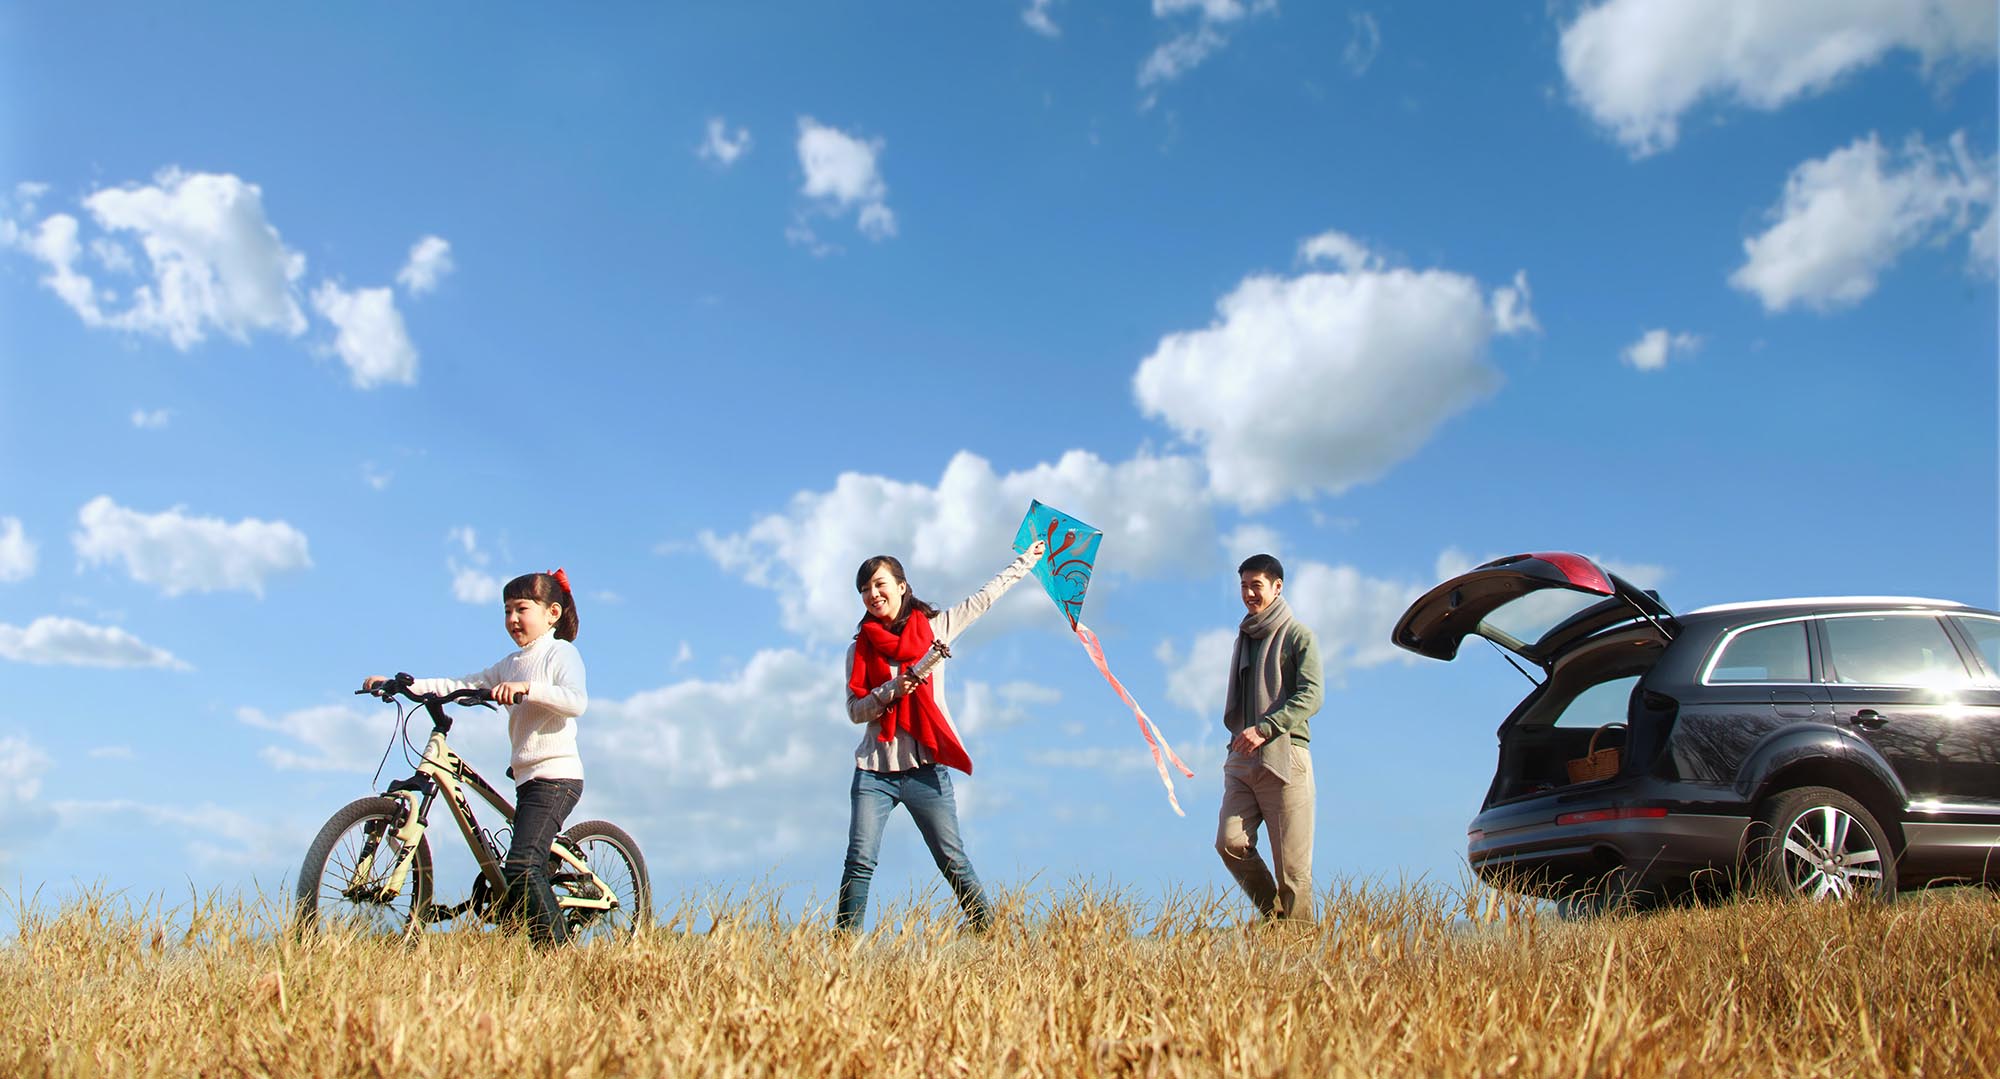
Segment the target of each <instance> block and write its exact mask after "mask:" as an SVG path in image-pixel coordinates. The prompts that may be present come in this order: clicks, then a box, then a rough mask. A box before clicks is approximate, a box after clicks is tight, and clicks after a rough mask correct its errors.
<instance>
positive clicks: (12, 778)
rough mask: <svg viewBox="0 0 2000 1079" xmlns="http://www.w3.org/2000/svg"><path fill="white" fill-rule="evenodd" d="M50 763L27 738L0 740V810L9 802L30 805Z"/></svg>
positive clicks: (38, 790)
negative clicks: (28, 803)
mask: <svg viewBox="0 0 2000 1079" xmlns="http://www.w3.org/2000/svg"><path fill="white" fill-rule="evenodd" d="M52 763H54V762H53V761H51V760H50V759H49V755H48V754H47V753H44V752H42V749H41V747H40V746H38V745H36V744H35V743H33V742H31V741H29V740H28V739H26V738H21V737H18V736H15V735H8V736H6V737H4V738H0V807H4V806H5V805H6V803H7V802H10V801H21V802H31V801H33V800H34V799H35V797H36V796H37V795H39V794H40V793H41V792H42V776H44V775H46V774H47V773H48V770H49V765H50V764H52Z"/></svg>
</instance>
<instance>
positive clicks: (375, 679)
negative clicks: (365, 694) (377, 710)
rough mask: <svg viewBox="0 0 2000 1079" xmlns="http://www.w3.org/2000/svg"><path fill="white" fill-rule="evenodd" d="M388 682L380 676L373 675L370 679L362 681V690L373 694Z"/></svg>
mask: <svg viewBox="0 0 2000 1079" xmlns="http://www.w3.org/2000/svg"><path fill="white" fill-rule="evenodd" d="M387 681H388V679H387V678H384V677H382V676H381V675H379V674H371V675H369V676H368V677H366V678H363V679H362V680H361V688H362V689H365V690H367V691H369V692H371V693H372V692H374V691H375V687H376V686H379V685H381V684H382V683H384V682H387Z"/></svg>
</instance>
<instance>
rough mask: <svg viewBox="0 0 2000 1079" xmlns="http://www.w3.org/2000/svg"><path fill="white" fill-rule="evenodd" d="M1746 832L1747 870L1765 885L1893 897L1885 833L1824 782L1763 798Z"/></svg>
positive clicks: (1818, 893) (1892, 859)
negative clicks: (1748, 839)
mask: <svg viewBox="0 0 2000 1079" xmlns="http://www.w3.org/2000/svg"><path fill="white" fill-rule="evenodd" d="M1750 835H1751V839H1750V848H1749V850H1750V869H1751V872H1752V874H1753V875H1754V876H1755V878H1756V879H1757V880H1758V882H1759V883H1760V884H1762V885H1763V886H1764V887H1765V888H1766V889H1769V890H1771V891H1773V892H1776V893H1778V894H1780V895H1793V896H1800V897H1803V898H1806V899H1857V898H1870V899H1879V900H1882V901H1884V902H1887V901H1889V900H1892V899H1895V898H1896V852H1895V850H1893V849H1892V848H1891V847H1890V846H1889V841H1888V833H1887V832H1886V831H1884V830H1883V828H1882V825H1881V824H1880V823H1879V822H1878V821H1876V819H1875V815H1874V814H1873V813H1870V812H1868V809H1867V807H1866V806H1863V805H1862V804H1861V803H1860V802H1857V801H1855V800H1854V799H1853V798H1850V797H1848V796H1847V795H1845V794H1842V793H1841V792H1840V791H1837V790H1834V789H1833V788H1831V787H1794V788H1792V789H1791V790H1787V791H1780V792H1778V793H1776V794H1774V795H1772V796H1770V797H1769V798H1766V799H1765V800H1764V801H1763V802H1762V803H1761V804H1760V805H1759V806H1758V809H1757V819H1756V821H1755V822H1753V824H1752V825H1751V832H1750Z"/></svg>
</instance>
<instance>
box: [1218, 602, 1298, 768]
mask: <svg viewBox="0 0 2000 1079" xmlns="http://www.w3.org/2000/svg"><path fill="white" fill-rule="evenodd" d="M1291 624H1292V609H1291V607H1290V606H1288V605H1286V603H1285V597H1283V596H1277V597H1275V598H1273V599H1272V600H1271V602H1270V604H1269V605H1268V606H1266V607H1265V608H1264V609H1263V610H1261V611H1259V612H1257V613H1256V614H1246V615H1244V616H1243V623H1242V624H1241V625H1240V626H1238V627H1237V629H1236V649H1235V651H1234V652H1232V653H1231V654H1230V657H1229V693H1228V695H1227V696H1226V697H1225V698H1224V699H1223V704H1222V722H1223V725H1224V726H1226V727H1228V728H1229V733H1230V734H1231V735H1235V734H1236V733H1238V732H1240V731H1242V730H1243V728H1245V727H1249V726H1254V725H1255V724H1256V723H1257V721H1258V720H1260V719H1262V718H1263V716H1264V713H1266V712H1268V711H1270V710H1271V705H1273V704H1275V703H1277V700H1278V693H1279V691H1281V690H1282V689H1283V688H1284V680H1285V669H1284V658H1285V647H1284V631H1285V630H1286V629H1287V628H1289V627H1290V626H1291ZM1258 641H1263V642H1265V643H1264V644H1263V646H1262V647H1259V646H1258V644H1257V642H1258ZM1257 758H1258V761H1259V763H1261V764H1262V765H1263V766H1264V769H1265V770H1266V771H1268V772H1270V773H1271V774H1272V775H1274V776H1277V777H1278V778H1279V779H1281V780H1284V781H1286V782H1290V781H1291V778H1292V736H1291V735H1290V734H1289V733H1285V732H1280V733H1279V734H1278V736H1277V737H1276V738H1273V739H1271V740H1270V741H1268V742H1265V743H1264V744H1263V745H1262V746H1260V747H1258V750H1257Z"/></svg>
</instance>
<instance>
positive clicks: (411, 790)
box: [349, 702, 616, 913]
mask: <svg viewBox="0 0 2000 1079" xmlns="http://www.w3.org/2000/svg"><path fill="white" fill-rule="evenodd" d="M424 708H425V710H426V711H428V712H429V713H430V715H431V719H432V728H431V736H430V740H429V741H428V742H426V743H425V744H424V752H423V756H422V758H421V759H420V760H419V761H418V763H417V770H416V773H415V774H414V775H412V776H411V777H410V778H409V779H405V780H399V781H397V782H395V783H392V784H390V785H389V789H388V790H387V791H385V792H384V794H385V795H386V796H387V797H390V798H395V799H397V800H399V801H401V802H402V803H403V804H404V807H405V809H404V812H403V821H402V823H401V824H400V825H399V826H397V828H396V832H395V839H396V842H397V843H398V844H399V845H400V847H401V850H400V852H399V853H398V854H397V857H396V864H395V866H394V867H392V868H391V869H390V871H389V876H388V878H387V879H386V880H385V881H383V883H382V885H381V889H380V892H379V893H378V894H379V896H380V898H381V899H382V900H383V901H385V902H386V901H389V900H393V899H395V898H396V896H397V895H399V894H401V892H402V890H403V886H404V885H405V884H406V883H407V882H408V880H409V873H410V862H411V860H412V859H413V858H414V856H415V854H416V850H417V841H418V840H419V839H421V838H422V837H423V836H424V834H425V832H426V831H427V830H428V829H429V827H430V824H429V822H430V812H431V807H432V806H433V805H434V804H436V802H437V800H438V797H439V796H440V795H442V796H443V797H444V802H445V805H446V806H447V807H448V808H449V809H450V810H451V816H452V819H453V820H454V821H456V822H457V823H458V831H459V835H460V836H461V837H463V838H464V840H465V845H466V846H467V847H468V848H470V849H471V851H472V855H473V857H474V858H475V859H477V860H478V862H479V873H480V876H482V877H484V878H485V879H486V882H487V884H488V885H489V886H490V887H491V888H492V889H493V894H495V895H500V894H504V893H505V892H506V890H507V880H506V877H505V875H504V874H503V873H502V872H501V862H502V859H503V857H504V855H503V852H502V851H500V849H499V848H498V846H497V845H495V844H494V843H493V842H492V841H490V840H489V839H488V838H487V837H486V833H485V831H484V830H483V829H482V828H480V826H479V820H478V818H476V817H475V816H473V812H472V803H471V800H470V799H469V798H468V797H467V795H468V792H469V793H471V794H477V795H479V797H480V798H482V799H484V800H485V801H486V803H487V804H488V805H490V806H492V807H493V808H494V809H495V810H497V811H499V813H500V815H501V816H502V817H503V818H505V819H506V820H507V821H508V822H509V823H512V821H513V820H514V806H513V805H512V804H511V803H510V802H508V801H507V799H506V798H505V797H503V796H502V795H501V794H500V792H499V791H497V790H495V789H493V785H492V784H491V783H488V782H487V781H486V779H485V777H484V776H481V775H480V774H479V773H478V772H477V771H475V770H474V769H473V767H472V766H471V765H470V764H467V763H466V761H465V759H464V758H463V757H460V756H459V755H458V753H457V751H456V750H453V749H452V748H451V744H450V743H449V742H448V741H447V740H446V738H445V734H446V732H447V731H448V730H450V728H451V720H450V719H449V718H448V717H446V716H445V715H444V714H443V712H442V711H441V709H440V706H439V704H438V703H437V702H425V704H424ZM372 846H373V844H371V847H372ZM550 854H551V855H552V856H553V857H554V858H555V859H557V860H558V861H561V862H563V863H564V864H565V865H566V866H567V867H568V869H569V870H570V871H571V872H573V873H575V874H576V875H577V876H578V877H579V878H581V879H582V880H585V881H588V882H590V884H591V885H592V887H591V889H590V890H591V891H594V892H595V893H596V896H595V897H592V896H583V895H577V894H575V893H574V890H573V889H569V888H565V887H558V888H557V889H556V906H557V907H558V908H560V909H564V910H568V909H583V910H604V911H608V910H611V909H612V908H613V907H614V906H615V905H616V899H615V898H614V896H613V893H612V890H611V888H610V887H609V886H607V885H606V884H605V883H604V881H603V879H602V878H600V877H598V875H597V874H596V872H595V871H593V870H592V869H591V868H590V866H588V865H587V864H585V863H584V861H583V859H582V858H581V857H579V856H578V854H577V852H575V851H573V850H571V849H570V847H569V844H567V843H565V842H563V840H562V837H561V836H558V837H557V838H556V840H555V842H554V843H552V844H551V845H550ZM374 861H375V850H374V849H371V850H369V851H368V852H367V853H366V854H364V855H363V856H362V857H361V858H359V859H357V860H356V862H355V866H354V870H353V874H352V876H351V878H350V880H349V886H350V888H353V887H356V886H358V885H359V884H360V882H362V881H366V880H368V879H370V875H371V874H372V872H373V869H374ZM566 875H567V874H563V873H558V874H554V875H552V876H556V877H559V876H566ZM552 883H553V881H552ZM469 903H470V901H469V900H468V905H469ZM446 909H449V908H446ZM459 909H460V910H462V909H464V907H463V906H462V907H460V908H459ZM427 913H428V912H427ZM454 913H456V912H454Z"/></svg>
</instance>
